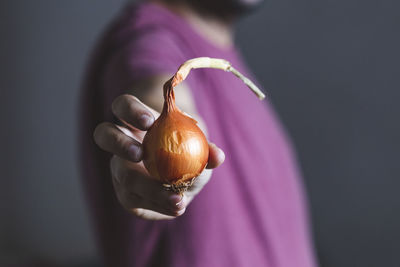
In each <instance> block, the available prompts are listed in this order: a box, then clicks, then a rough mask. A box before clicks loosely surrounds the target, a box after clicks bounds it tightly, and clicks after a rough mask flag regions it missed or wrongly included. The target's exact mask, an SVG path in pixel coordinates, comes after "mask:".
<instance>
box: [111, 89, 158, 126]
mask: <svg viewBox="0 0 400 267" xmlns="http://www.w3.org/2000/svg"><path fill="white" fill-rule="evenodd" d="M111 109H112V112H113V113H114V115H115V116H117V117H118V118H119V119H120V120H121V121H123V122H124V123H126V124H128V125H130V126H132V127H134V128H137V129H139V130H143V131H146V130H148V129H149V128H150V126H151V125H152V124H153V122H154V120H155V117H157V116H158V115H159V114H158V112H156V111H155V110H153V109H151V108H150V107H148V106H146V105H145V104H143V103H142V102H141V101H140V100H139V99H138V98H137V97H135V96H133V95H129V94H124V95H121V96H119V97H117V98H116V99H115V100H114V101H113V103H112V106H111Z"/></svg>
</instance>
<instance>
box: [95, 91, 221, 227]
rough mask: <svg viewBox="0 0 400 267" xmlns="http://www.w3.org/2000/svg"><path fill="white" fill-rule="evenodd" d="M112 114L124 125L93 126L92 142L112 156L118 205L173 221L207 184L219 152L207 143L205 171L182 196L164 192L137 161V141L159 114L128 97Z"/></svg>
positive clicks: (139, 151)
mask: <svg viewBox="0 0 400 267" xmlns="http://www.w3.org/2000/svg"><path fill="white" fill-rule="evenodd" d="M112 111H113V113H114V115H115V116H117V117H118V118H119V120H120V121H122V122H123V123H124V124H125V126H118V125H114V124H112V123H109V122H103V123H101V124H99V125H98V126H97V127H96V129H95V131H94V139H95V142H96V143H97V145H98V146H99V147H100V148H102V149H103V150H105V151H108V152H110V153H112V154H113V157H112V159H111V162H110V168H111V175H112V179H113V184H114V190H115V192H116V195H117V198H118V200H119V202H120V203H121V205H122V206H123V207H124V208H125V209H127V210H128V211H130V212H131V213H133V214H134V215H136V216H138V217H140V218H143V219H148V220H162V219H173V218H175V217H177V216H180V215H182V214H183V213H184V212H185V209H186V207H187V205H188V204H189V203H190V202H191V201H192V200H193V198H194V197H195V196H196V195H197V194H198V193H199V192H200V191H201V189H202V188H203V187H204V186H205V185H206V184H207V182H208V181H209V179H210V177H211V173H212V171H211V169H213V168H216V167H218V166H219V165H221V164H222V162H223V161H224V159H225V155H224V153H223V151H222V150H221V149H219V148H218V147H217V146H216V145H214V144H211V143H209V148H210V154H209V159H208V165H207V168H206V169H205V170H204V171H203V172H202V173H201V174H200V176H199V177H197V178H196V180H195V182H194V183H193V185H192V186H191V187H190V188H189V189H188V190H187V191H186V192H185V193H184V194H183V195H182V196H181V195H179V194H176V193H173V192H171V191H166V190H165V189H164V188H163V186H162V182H160V181H157V180H155V179H153V178H152V177H150V175H149V173H148V172H147V170H146V168H145V167H144V165H143V162H141V160H142V155H143V150H142V145H141V142H142V140H143V137H144V136H145V134H146V130H148V129H149V128H150V126H151V125H152V124H153V122H154V121H155V118H157V117H158V116H159V115H160V114H159V113H158V112H156V111H154V110H153V109H151V108H150V107H148V106H146V105H145V104H143V103H142V102H140V101H139V99H137V98H136V97H134V96H132V95H122V96H119V97H117V98H116V99H115V100H114V102H113V104H112Z"/></svg>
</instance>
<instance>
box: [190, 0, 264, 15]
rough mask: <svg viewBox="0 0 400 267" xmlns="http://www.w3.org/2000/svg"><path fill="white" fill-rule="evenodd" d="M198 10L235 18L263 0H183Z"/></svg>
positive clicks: (251, 9) (250, 10) (255, 7)
mask: <svg viewBox="0 0 400 267" xmlns="http://www.w3.org/2000/svg"><path fill="white" fill-rule="evenodd" d="M185 1H187V3H189V4H191V5H192V6H193V7H194V8H196V9H197V10H198V11H200V12H202V13H204V14H208V15H214V16H218V17H221V18H223V19H225V18H226V19H230V18H237V17H240V16H242V15H245V14H247V13H250V12H252V11H254V10H256V9H257V8H258V7H259V6H260V5H261V4H262V3H264V1H265V0H185Z"/></svg>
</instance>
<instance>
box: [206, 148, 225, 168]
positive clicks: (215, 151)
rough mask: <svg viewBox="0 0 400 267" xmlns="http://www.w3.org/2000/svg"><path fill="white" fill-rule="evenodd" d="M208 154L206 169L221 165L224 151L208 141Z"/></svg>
mask: <svg viewBox="0 0 400 267" xmlns="http://www.w3.org/2000/svg"><path fill="white" fill-rule="evenodd" d="M208 146H209V151H210V152H209V155H208V164H207V169H214V168H216V167H218V166H219V165H221V164H222V163H223V162H224V160H225V153H224V151H222V149H220V148H219V147H217V146H216V145H215V144H213V143H208Z"/></svg>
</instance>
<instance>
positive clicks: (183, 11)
mask: <svg viewBox="0 0 400 267" xmlns="http://www.w3.org/2000/svg"><path fill="white" fill-rule="evenodd" d="M153 2H155V3H157V4H160V5H162V6H164V7H166V8H167V9H169V10H171V11H172V12H174V13H176V14H178V15H180V16H181V17H183V18H184V19H185V20H186V21H187V22H188V23H189V24H190V25H191V26H192V27H193V28H194V30H195V31H196V32H197V33H198V34H200V35H201V36H202V37H203V38H204V39H206V40H207V41H209V42H210V43H212V44H213V45H215V46H217V47H220V48H223V49H227V48H230V47H232V46H233V43H234V34H233V20H228V19H227V20H225V19H221V18H217V17H215V16H212V15H206V14H203V13H200V12H197V11H196V10H194V9H193V8H191V7H190V6H188V5H187V4H184V3H174V1H171V2H169V1H159V0H155V1H153Z"/></svg>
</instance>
